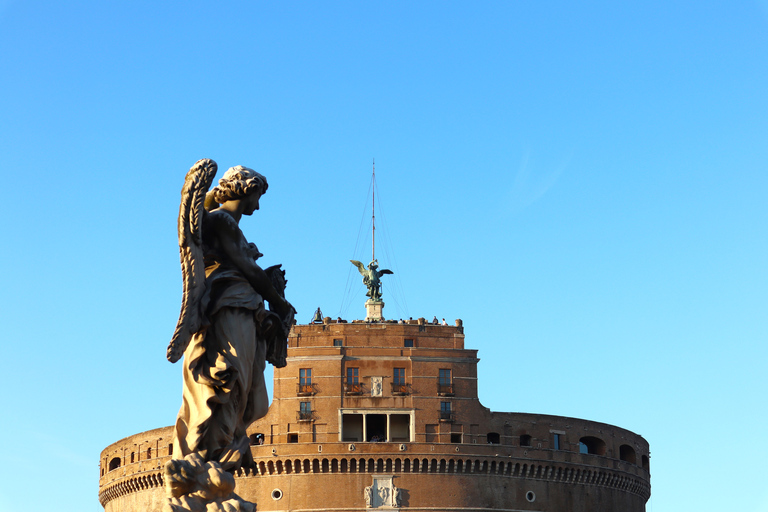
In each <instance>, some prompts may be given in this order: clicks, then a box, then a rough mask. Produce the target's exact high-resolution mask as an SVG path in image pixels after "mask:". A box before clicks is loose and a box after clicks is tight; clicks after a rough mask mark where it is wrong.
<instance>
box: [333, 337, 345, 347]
mask: <svg viewBox="0 0 768 512" xmlns="http://www.w3.org/2000/svg"><path fill="white" fill-rule="evenodd" d="M343 343H344V342H343V340H340V339H334V340H333V346H334V347H341V346H342V345H343Z"/></svg>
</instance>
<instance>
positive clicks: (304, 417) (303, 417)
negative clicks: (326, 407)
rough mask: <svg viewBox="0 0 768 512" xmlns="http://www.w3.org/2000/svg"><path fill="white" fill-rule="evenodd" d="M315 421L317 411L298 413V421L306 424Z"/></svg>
mask: <svg viewBox="0 0 768 512" xmlns="http://www.w3.org/2000/svg"><path fill="white" fill-rule="evenodd" d="M314 419H315V411H298V412H297V413H296V421H298V422H305V421H313V420H314Z"/></svg>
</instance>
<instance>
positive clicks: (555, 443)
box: [552, 434, 560, 450]
mask: <svg viewBox="0 0 768 512" xmlns="http://www.w3.org/2000/svg"><path fill="white" fill-rule="evenodd" d="M552 436H553V441H552V446H553V448H554V449H555V450H559V449H560V434H552Z"/></svg>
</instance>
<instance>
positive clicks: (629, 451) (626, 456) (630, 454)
mask: <svg viewBox="0 0 768 512" xmlns="http://www.w3.org/2000/svg"><path fill="white" fill-rule="evenodd" d="M619 458H620V459H621V460H625V461H627V462H631V463H632V464H637V456H636V455H635V449H634V448H632V447H631V446H629V445H628V444H623V445H621V446H619Z"/></svg>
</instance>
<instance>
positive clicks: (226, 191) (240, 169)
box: [210, 165, 269, 204]
mask: <svg viewBox="0 0 768 512" xmlns="http://www.w3.org/2000/svg"><path fill="white" fill-rule="evenodd" d="M268 186H269V185H268V184H267V178H265V177H264V176H262V175H261V174H259V173H257V172H256V171H254V170H253V169H249V168H248V167H244V166H242V165H236V166H235V167H230V168H229V170H228V171H227V172H225V173H224V176H222V177H221V179H220V180H219V184H218V185H217V186H215V187H214V188H213V189H212V190H211V192H210V194H211V195H212V196H213V199H214V200H215V201H216V202H217V203H219V204H221V203H224V202H226V201H231V200H233V199H242V198H244V197H246V196H248V195H250V194H252V193H254V192H258V193H259V194H260V195H263V194H264V193H265V192H266V191H267V187H268Z"/></svg>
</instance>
